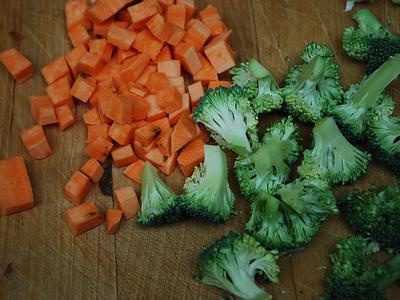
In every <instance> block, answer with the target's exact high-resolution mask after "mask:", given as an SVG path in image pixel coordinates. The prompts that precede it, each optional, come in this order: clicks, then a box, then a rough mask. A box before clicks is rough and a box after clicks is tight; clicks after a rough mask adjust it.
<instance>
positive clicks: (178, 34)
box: [167, 25, 185, 47]
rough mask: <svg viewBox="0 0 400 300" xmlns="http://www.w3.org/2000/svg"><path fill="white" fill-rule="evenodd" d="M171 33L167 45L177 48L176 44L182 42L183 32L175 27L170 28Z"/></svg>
mask: <svg viewBox="0 0 400 300" xmlns="http://www.w3.org/2000/svg"><path fill="white" fill-rule="evenodd" d="M172 29H173V32H172V34H171V36H170V37H169V39H168V40H167V43H168V44H170V45H172V46H175V47H176V46H178V44H179V43H180V42H181V41H182V39H183V36H184V35H185V30H183V29H181V28H179V27H178V26H176V25H173V26H172Z"/></svg>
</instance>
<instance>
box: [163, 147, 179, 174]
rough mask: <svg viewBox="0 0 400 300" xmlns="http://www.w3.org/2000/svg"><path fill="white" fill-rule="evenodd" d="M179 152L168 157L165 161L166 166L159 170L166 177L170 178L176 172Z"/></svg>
mask: <svg viewBox="0 0 400 300" xmlns="http://www.w3.org/2000/svg"><path fill="white" fill-rule="evenodd" d="M178 154H179V152H174V153H172V154H171V155H170V156H168V157H167V159H166V161H165V166H160V167H158V169H159V170H160V171H161V172H163V173H164V174H165V175H167V176H169V175H171V174H172V172H174V170H175V168H176V162H177V159H178Z"/></svg>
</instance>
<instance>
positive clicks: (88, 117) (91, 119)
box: [82, 108, 101, 125]
mask: <svg viewBox="0 0 400 300" xmlns="http://www.w3.org/2000/svg"><path fill="white" fill-rule="evenodd" d="M82 119H83V122H85V124H86V125H98V124H100V123H101V122H100V118H99V114H98V112H97V109H96V108H90V109H89V110H87V111H85V112H84V113H83V114H82Z"/></svg>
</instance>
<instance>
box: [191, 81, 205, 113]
mask: <svg viewBox="0 0 400 300" xmlns="http://www.w3.org/2000/svg"><path fill="white" fill-rule="evenodd" d="M188 92H189V96H190V104H191V106H192V110H193V109H194V108H195V107H196V106H197V104H198V103H199V102H200V98H201V97H202V96H203V95H204V88H203V85H202V84H201V82H200V81H196V82H195V83H193V84H191V85H189V86H188Z"/></svg>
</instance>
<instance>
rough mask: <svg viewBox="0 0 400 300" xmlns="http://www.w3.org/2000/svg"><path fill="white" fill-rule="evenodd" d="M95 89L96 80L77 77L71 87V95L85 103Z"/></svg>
mask: <svg viewBox="0 0 400 300" xmlns="http://www.w3.org/2000/svg"><path fill="white" fill-rule="evenodd" d="M95 89H96V80H95V79H93V78H90V77H83V76H81V75H79V77H78V78H77V79H76V80H75V83H74V85H73V86H72V88H71V95H72V96H73V97H75V98H76V99H78V100H80V101H82V102H84V103H86V102H88V101H89V98H90V97H91V96H92V94H93V93H94V91H95Z"/></svg>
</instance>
